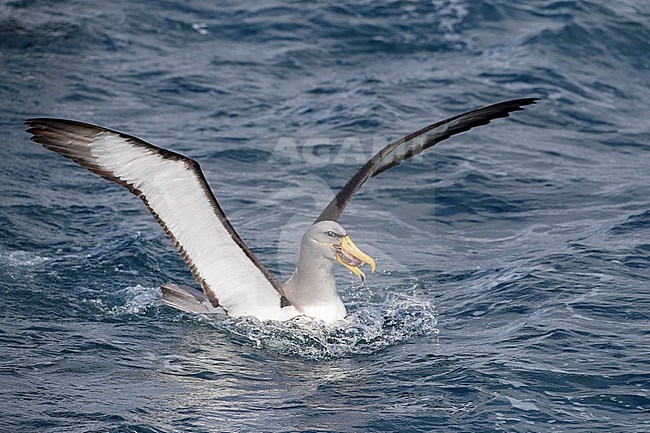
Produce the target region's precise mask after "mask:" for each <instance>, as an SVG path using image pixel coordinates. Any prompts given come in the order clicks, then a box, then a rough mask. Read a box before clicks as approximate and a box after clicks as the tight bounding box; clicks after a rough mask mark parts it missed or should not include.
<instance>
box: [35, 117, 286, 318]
mask: <svg viewBox="0 0 650 433" xmlns="http://www.w3.org/2000/svg"><path fill="white" fill-rule="evenodd" d="M25 123H26V124H27V125H28V126H29V129H28V130H27V132H29V133H31V134H33V137H31V139H32V140H33V141H35V142H37V143H40V144H42V145H43V147H45V148H46V149H49V150H52V151H54V152H57V153H59V154H61V155H63V156H64V157H66V158H69V159H71V160H73V161H74V162H76V163H77V164H79V165H81V166H83V167H85V168H87V169H88V170H90V171H91V172H93V173H95V174H98V175H99V176H101V177H103V178H105V179H108V180H111V181H113V182H116V183H118V184H120V185H122V186H123V187H125V188H126V189H128V190H129V191H131V192H132V193H133V194H135V195H137V196H138V197H140V198H141V199H142V201H143V202H144V203H145V204H146V205H147V208H148V209H149V211H150V212H151V213H152V214H153V216H154V218H155V219H156V221H158V223H159V224H160V225H161V226H162V228H163V229H164V230H165V232H166V233H167V235H169V237H170V238H171V240H172V243H173V244H174V246H175V247H176V249H177V250H178V252H179V253H180V254H181V256H182V257H183V259H184V260H185V263H187V266H188V267H189V268H190V270H191V271H192V275H194V278H195V279H196V281H197V282H198V283H199V284H200V285H201V287H202V288H203V290H204V292H205V294H206V295H207V296H208V298H209V299H210V302H211V303H212V305H213V306H215V307H217V306H221V307H222V308H223V309H225V310H226V311H227V312H228V314H230V315H234V316H239V315H256V316H258V317H264V316H265V315H266V313H265V312H266V311H268V312H269V313H272V312H273V311H277V310H278V309H279V308H280V303H281V295H280V287H281V286H280V284H279V283H278V281H277V280H276V279H275V278H274V277H273V276H272V275H271V274H270V273H269V271H268V270H267V269H266V268H265V267H264V266H263V265H262V264H261V263H260V262H259V261H258V260H257V258H256V257H255V256H254V255H253V253H252V252H251V251H250V250H249V249H248V247H246V245H245V244H244V242H243V241H242V239H241V238H240V237H239V235H238V234H237V233H236V232H235V229H234V228H233V227H232V225H231V224H230V222H229V221H228V219H227V218H226V216H225V215H224V213H223V211H222V210H221V207H220V206H219V204H218V203H217V200H216V199H215V197H214V195H213V194H212V191H211V190H210V187H209V186H208V183H207V181H206V180H205V176H204V175H203V172H202V171H201V168H200V166H199V164H198V162H196V161H194V160H193V159H190V158H187V157H185V156H183V155H180V154H178V153H174V152H171V151H168V150H165V149H161V148H159V147H156V146H154V145H152V144H149V143H147V142H145V141H142V140H140V139H139V138H136V137H132V136H130V135H126V134H123V133H120V132H117V131H113V130H110V129H107V128H102V127H100V126H95V125H90V124H87V123H81V122H75V121H71V120H64V119H48V118H43V119H29V120H27V121H26V122H25Z"/></svg>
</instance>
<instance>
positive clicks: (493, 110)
mask: <svg viewBox="0 0 650 433" xmlns="http://www.w3.org/2000/svg"><path fill="white" fill-rule="evenodd" d="M538 100H539V98H526V99H513V100H511V101H504V102H499V103H498V104H493V105H488V106H486V107H482V108H479V109H476V110H472V111H468V112H467V113H463V114H459V115H458V116H454V117H451V118H449V119H447V120H443V121H442V122H438V123H434V124H433V125H429V126H427V127H425V128H422V129H420V130H419V131H416V132H414V133H412V134H409V135H407V136H406V137H403V138H400V139H399V140H397V141H394V142H392V143H390V144H389V145H387V146H386V147H384V148H383V149H382V150H380V151H379V152H378V153H377V154H376V155H375V156H373V157H372V158H371V159H370V160H369V161H368V162H366V164H365V165H364V166H363V167H361V170H359V171H358V172H357V174H355V175H354V176H353V177H352V179H350V180H349V181H348V183H346V184H345V186H344V187H343V188H342V189H341V191H339V193H338V194H336V197H334V199H332V201H331V202H330V203H329V204H328V205H327V207H326V208H325V210H323V212H322V213H321V214H320V216H319V217H318V218H317V219H316V222H320V221H338V219H339V218H340V216H341V214H342V213H343V210H344V209H345V207H346V206H347V204H348V203H349V202H350V200H351V199H352V196H353V195H354V193H356V192H357V190H358V189H359V188H360V187H361V185H363V184H364V182H365V181H366V180H367V179H368V178H369V177H371V176H372V177H374V176H377V175H378V174H380V173H382V172H384V171H386V170H388V169H389V168H391V167H395V166H396V165H398V164H400V163H401V162H402V161H405V160H407V159H409V158H411V157H412V156H415V155H418V154H420V153H421V152H422V151H423V150H425V149H428V148H430V147H433V146H435V145H436V144H437V143H440V142H441V141H443V140H445V139H447V138H449V137H451V136H452V135H455V134H459V133H461V132H465V131H468V130H470V129H472V128H474V127H476V126H480V125H487V124H488V123H490V121H491V120H493V119H498V118H500V117H508V116H509V115H510V113H511V112H513V111H519V110H523V108H522V107H523V106H525V105H530V104H534V103H535V102H536V101H538Z"/></svg>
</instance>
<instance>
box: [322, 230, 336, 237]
mask: <svg viewBox="0 0 650 433" xmlns="http://www.w3.org/2000/svg"><path fill="white" fill-rule="evenodd" d="M325 234H326V235H327V236H329V237H331V238H338V237H339V235H337V234H336V233H334V232H331V231H330V232H326V233H325Z"/></svg>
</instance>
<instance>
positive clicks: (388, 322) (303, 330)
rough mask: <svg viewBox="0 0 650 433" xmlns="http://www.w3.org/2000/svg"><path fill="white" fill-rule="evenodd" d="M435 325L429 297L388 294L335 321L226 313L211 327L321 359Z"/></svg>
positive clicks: (372, 348)
mask: <svg viewBox="0 0 650 433" xmlns="http://www.w3.org/2000/svg"><path fill="white" fill-rule="evenodd" d="M436 324H437V321H436V311H435V306H434V305H433V304H432V303H431V302H429V301H424V300H421V299H418V298H415V297H411V296H408V295H403V294H390V295H388V296H387V298H386V300H385V301H384V303H383V304H380V305H371V306H366V307H361V308H359V309H356V310H353V311H351V312H350V314H349V315H348V317H347V318H346V320H345V321H343V322H342V323H340V324H337V325H336V326H327V325H325V324H323V323H322V322H320V321H316V320H311V319H309V318H305V317H298V318H295V319H294V320H291V321H288V322H260V321H259V320H256V319H254V318H250V317H246V318H227V319H226V320H223V321H221V322H220V323H219V324H218V325H217V326H218V327H220V328H222V329H224V330H226V331H228V332H229V333H231V334H233V335H235V336H236V337H238V338H239V339H240V340H242V341H244V342H248V343H252V344H254V345H255V346H256V347H259V348H264V349H269V350H272V351H274V352H277V353H280V354H283V355H290V356H299V357H301V358H306V359H310V360H322V359H331V358H341V357H347V356H353V355H366V354H370V353H375V352H377V351H379V350H382V349H385V348H387V347H389V346H394V345H397V344H400V343H403V342H405V341H408V340H410V339H412V338H414V337H418V336H427V335H436V334H437V333H438V329H437V328H436Z"/></svg>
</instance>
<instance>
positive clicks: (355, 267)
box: [332, 235, 377, 282]
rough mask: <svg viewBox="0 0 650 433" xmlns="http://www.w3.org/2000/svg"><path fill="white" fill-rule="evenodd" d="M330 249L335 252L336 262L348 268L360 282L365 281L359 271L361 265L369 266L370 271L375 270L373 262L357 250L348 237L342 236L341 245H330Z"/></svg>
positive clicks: (375, 265) (364, 277) (363, 275)
mask: <svg viewBox="0 0 650 433" xmlns="http://www.w3.org/2000/svg"><path fill="white" fill-rule="evenodd" d="M332 248H334V250H335V251H336V261H337V262H339V263H340V264H342V265H343V266H345V267H346V268H348V269H349V270H350V272H352V273H353V274H354V275H356V276H357V277H359V279H361V281H362V282H363V281H365V280H366V276H365V274H364V273H363V271H361V269H359V267H360V266H361V265H363V264H364V263H366V264H369V265H370V271H371V272H375V269H376V268H377V264H376V263H375V261H374V260H373V259H372V257H370V256H369V255H367V254H366V253H364V252H363V251H361V250H360V249H359V248H357V246H356V245H355V244H354V242H352V239H350V236H347V235H346V236H343V238H342V239H341V243H339V244H334V245H332Z"/></svg>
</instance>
